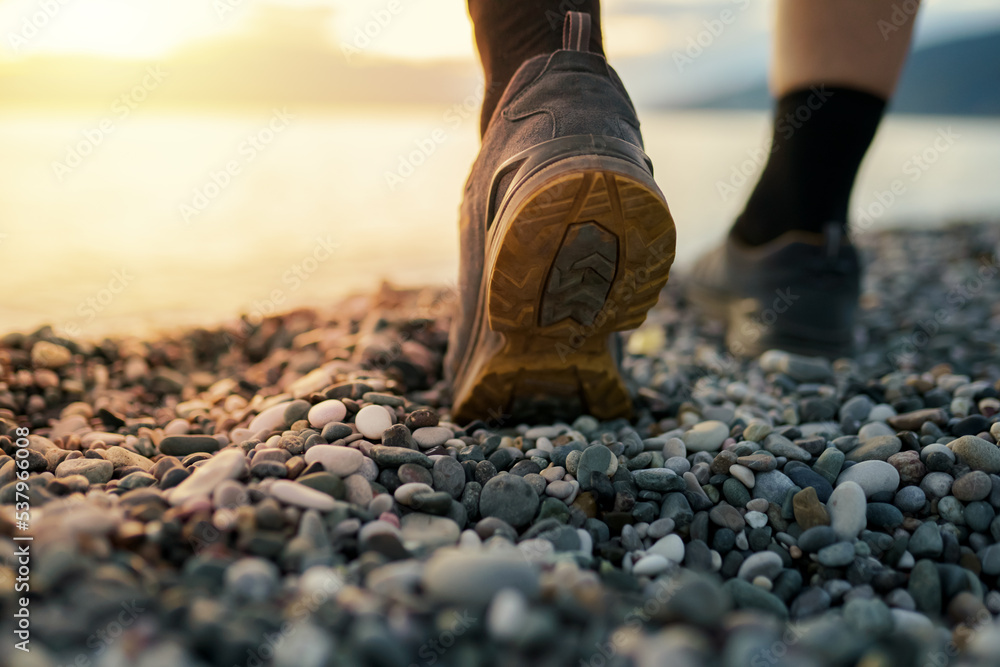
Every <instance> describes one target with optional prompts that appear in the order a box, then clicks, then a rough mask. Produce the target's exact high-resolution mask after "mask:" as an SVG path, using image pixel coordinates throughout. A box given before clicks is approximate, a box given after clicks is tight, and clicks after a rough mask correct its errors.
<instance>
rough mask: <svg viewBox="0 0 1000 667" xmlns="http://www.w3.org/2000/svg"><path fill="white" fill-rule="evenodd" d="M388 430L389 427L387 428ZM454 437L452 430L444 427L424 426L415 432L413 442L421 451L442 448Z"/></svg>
mask: <svg viewBox="0 0 1000 667" xmlns="http://www.w3.org/2000/svg"><path fill="white" fill-rule="evenodd" d="M386 428H388V427H386ZM451 437H452V432H451V429H450V428H445V427H444V426H424V427H423V428H418V429H416V430H415V431H413V440H414V441H415V442H416V443H417V444H418V445H419V446H420V448H421V449H431V448H432V447H440V446H441V445H443V444H444V443H446V442H448V440H449V439H451Z"/></svg>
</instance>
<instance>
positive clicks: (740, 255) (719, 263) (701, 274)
mask: <svg viewBox="0 0 1000 667" xmlns="http://www.w3.org/2000/svg"><path fill="white" fill-rule="evenodd" d="M860 294H861V269H860V265H859V261H858V253H857V251H856V250H855V249H854V246H853V245H851V244H850V242H849V240H848V239H847V238H846V236H845V235H844V232H843V229H842V226H841V225H840V224H839V223H829V224H828V225H827V226H826V229H825V231H824V232H823V233H822V234H817V233H811V232H787V233H785V234H782V235H781V236H779V237H778V238H776V239H774V240H773V241H771V242H769V243H765V244H764V245H760V246H748V245H746V244H744V243H742V242H740V241H739V240H737V239H736V238H734V237H733V235H732V234H731V233H730V235H729V236H728V237H727V238H726V241H725V242H724V243H723V244H722V245H720V246H719V247H717V248H715V249H714V250H711V251H710V252H708V253H706V254H705V255H704V256H702V257H701V258H700V259H699V260H698V261H697V263H696V264H695V267H694V269H693V270H692V274H691V288H690V296H691V300H692V301H693V302H694V303H695V304H696V305H698V306H699V307H701V308H702V309H703V310H704V311H706V312H707V313H708V314H709V315H711V316H713V317H715V318H718V319H722V320H724V321H725V322H726V323H727V325H728V326H727V330H726V344H727V347H728V348H729V351H730V352H732V353H733V354H734V355H737V356H744V357H756V356H758V355H759V354H761V353H762V352H764V351H766V350H769V349H772V348H778V349H782V350H787V351H788V352H794V353H797V354H805V355H811V356H823V357H827V358H830V359H836V358H838V357H844V356H851V355H852V354H853V347H854V345H853V344H854V320H855V316H856V313H857V309H858V299H859V297H860Z"/></svg>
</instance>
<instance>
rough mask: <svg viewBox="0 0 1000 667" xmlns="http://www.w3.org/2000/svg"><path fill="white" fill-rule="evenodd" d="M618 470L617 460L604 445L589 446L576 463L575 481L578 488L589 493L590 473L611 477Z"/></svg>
mask: <svg viewBox="0 0 1000 667" xmlns="http://www.w3.org/2000/svg"><path fill="white" fill-rule="evenodd" d="M617 470H618V459H617V458H615V456H614V454H612V453H611V450H610V449H608V448H607V447H605V446H604V445H591V446H590V447H587V449H585V450H583V453H582V454H581V455H580V460H579V462H578V463H577V475H576V478H577V481H579V482H580V488H581V489H582V490H584V491H589V490H590V488H591V486H590V482H591V475H592V473H595V472H596V473H599V474H601V475H604V476H605V477H612V476H613V475H614V474H615V471H617Z"/></svg>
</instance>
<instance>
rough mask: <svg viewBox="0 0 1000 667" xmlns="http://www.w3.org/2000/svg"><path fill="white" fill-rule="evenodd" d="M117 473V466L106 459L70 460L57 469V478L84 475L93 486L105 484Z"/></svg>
mask: <svg viewBox="0 0 1000 667" xmlns="http://www.w3.org/2000/svg"><path fill="white" fill-rule="evenodd" d="M114 473H115V466H114V464H113V463H111V461H105V460H104V459H70V460H69V461H63V462H62V463H60V464H59V466H58V467H57V468H56V477H69V476H70V475H82V476H83V477H86V478H87V481H89V482H90V483H91V484H104V483H106V482H108V481H109V480H110V479H111V476H112V475H114Z"/></svg>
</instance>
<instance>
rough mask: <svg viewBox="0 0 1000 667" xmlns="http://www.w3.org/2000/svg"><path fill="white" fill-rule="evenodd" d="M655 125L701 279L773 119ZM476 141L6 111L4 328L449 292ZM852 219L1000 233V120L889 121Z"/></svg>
mask: <svg viewBox="0 0 1000 667" xmlns="http://www.w3.org/2000/svg"><path fill="white" fill-rule="evenodd" d="M640 117H641V119H642V121H643V130H644V135H645V138H646V147H647V152H648V153H649V154H650V155H651V157H652V158H653V161H654V164H655V166H656V178H657V181H658V182H659V184H660V186H661V188H662V189H663V191H664V193H665V194H666V195H667V199H668V201H669V203H670V207H671V210H672V211H673V214H674V217H675V219H676V221H677V224H678V260H677V266H678V267H679V268H684V267H685V266H687V265H689V264H690V262H691V261H692V260H693V259H694V258H695V257H696V256H697V254H698V253H700V252H701V251H702V250H704V249H706V248H707V247H709V246H710V245H711V244H712V243H713V242H715V240H717V239H718V238H719V237H720V236H721V235H722V234H723V233H724V232H725V229H726V228H727V227H728V225H729V223H730V222H731V220H732V219H733V217H734V216H735V215H736V214H737V213H738V212H739V210H740V208H741V206H742V203H743V200H744V199H745V197H746V195H747V193H748V191H749V189H750V188H751V187H752V184H753V181H754V176H755V174H756V173H757V172H758V171H759V168H760V165H759V158H758V157H757V156H758V155H759V154H760V149H761V148H765V147H766V145H767V140H768V136H769V122H768V118H767V116H766V114H762V113H742V112H704V111H698V112H691V113H674V112H669V113H667V112H649V113H641V112H640ZM477 128H478V122H477V119H476V117H475V113H468V112H466V111H465V110H463V109H458V110H456V109H455V108H451V109H448V108H443V107H442V108H419V109H406V110H400V111H391V112H390V111H387V110H386V109H352V110H350V111H343V112H338V113H336V114H333V113H326V114H324V113H318V112H313V113H300V114H296V115H295V117H294V118H289V117H287V116H283V115H282V114H267V113H262V114H257V115H243V116H226V115H221V114H220V115H209V114H195V113H191V114H176V113H175V114H162V115H155V114H143V115H142V116H139V115H138V114H137V115H136V116H134V117H127V118H118V117H116V116H114V115H108V116H107V117H102V116H100V115H97V116H94V117H92V118H81V117H79V116H72V115H69V114H56V113H48V114H28V113H26V112H3V113H0V266H2V267H3V269H4V270H3V280H2V282H0V330H2V331H10V330H22V331H26V330H30V329H32V328H34V327H37V326H39V325H41V324H43V323H51V324H53V325H54V326H56V328H57V329H62V330H65V331H67V332H70V333H73V334H75V335H83V336H87V337H95V336H100V335H104V334H106V333H109V332H118V333H132V332H134V333H146V332H148V331H149V330H150V329H158V328H174V327H176V326H180V325H189V324H212V323H216V322H219V321H221V320H225V319H228V318H231V317H233V316H234V315H236V314H238V313H239V312H253V311H254V310H258V311H266V310H268V309H270V308H272V307H277V308H279V309H285V308H289V307H293V306H301V305H313V306H322V305H325V304H328V303H331V302H333V301H335V300H336V299H338V298H339V297H342V296H344V295H345V294H348V293H350V292H352V291H357V290H360V289H364V288H370V287H372V286H375V285H377V284H378V283H379V282H380V281H381V280H383V279H387V280H390V281H392V282H394V283H397V284H402V285H410V284H422V283H439V284H445V283H448V282H451V281H453V280H454V275H455V272H456V267H457V238H458V236H457V228H456V216H457V211H458V204H459V200H460V198H461V195H462V189H463V186H464V181H465V178H466V175H467V170H468V168H469V165H470V163H471V161H472V159H473V158H474V156H475V153H476V150H477V148H478V131H477ZM935 142H936V143H935ZM894 189H895V193H894V192H893V191H894ZM851 211H852V215H853V216H854V217H855V219H856V220H857V219H859V213H860V212H864V213H866V214H867V217H865V216H861V219H862V220H863V221H864V223H865V225H866V229H879V228H887V227H893V226H927V225H941V224H945V223H946V222H948V221H953V220H959V219H962V218H975V219H983V218H986V219H990V220H1000V122H997V121H993V120H982V119H964V118H947V117H940V118H939V117H895V116H893V117H890V118H889V119H888V120H887V121H886V123H885V124H884V125H883V127H882V129H881V130H880V133H879V136H878V138H877V139H876V143H875V145H874V147H873V149H872V151H871V153H870V154H869V156H868V159H867V161H866V163H865V165H864V167H863V170H862V174H861V176H860V179H859V182H858V185H857V187H856V189H855V196H854V200H853V202H852V206H851Z"/></svg>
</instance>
